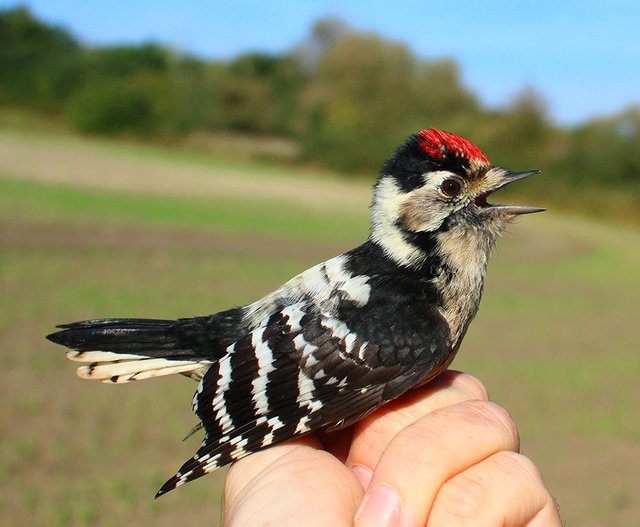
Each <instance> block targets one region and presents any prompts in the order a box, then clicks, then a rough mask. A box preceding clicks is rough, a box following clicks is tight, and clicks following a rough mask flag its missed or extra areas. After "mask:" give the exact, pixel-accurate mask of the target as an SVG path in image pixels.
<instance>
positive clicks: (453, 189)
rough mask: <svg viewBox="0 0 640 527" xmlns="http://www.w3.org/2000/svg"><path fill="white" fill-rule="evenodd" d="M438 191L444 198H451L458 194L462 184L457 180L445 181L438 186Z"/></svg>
mask: <svg viewBox="0 0 640 527" xmlns="http://www.w3.org/2000/svg"><path fill="white" fill-rule="evenodd" d="M440 190H442V193H443V194H444V195H445V196H448V197H450V198H452V197H453V196H457V195H458V194H460V191H461V190H462V184H461V183H460V181H458V180H457V179H445V180H444V181H443V182H442V185H440Z"/></svg>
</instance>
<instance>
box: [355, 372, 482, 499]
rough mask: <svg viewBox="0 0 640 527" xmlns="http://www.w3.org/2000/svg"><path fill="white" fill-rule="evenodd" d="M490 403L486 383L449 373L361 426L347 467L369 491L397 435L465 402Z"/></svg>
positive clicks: (374, 414)
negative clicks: (474, 400) (369, 481)
mask: <svg viewBox="0 0 640 527" xmlns="http://www.w3.org/2000/svg"><path fill="white" fill-rule="evenodd" d="M472 399H480V400H487V399H488V395H487V391H486V389H485V387H484V386H483V385H482V383H481V382H480V381H479V380H478V379H476V378H475V377H472V376H471V375H466V374H464V373H460V372H457V371H447V372H445V373H443V374H442V375H440V376H439V377H438V378H437V379H435V380H434V381H433V382H431V383H429V384H428V385H427V386H424V387H421V388H418V389H415V390H412V391H411V392H409V393H408V394H406V395H404V396H403V397H401V398H400V399H397V400H395V401H392V402H390V403H388V404H386V405H385V406H383V407H382V408H381V409H380V410H378V411H376V412H374V413H373V414H371V415H370V416H369V417H367V418H366V419H364V420H363V421H361V422H360V423H358V424H357V425H356V427H355V429H354V433H353V438H352V442H351V449H350V451H349V455H348V457H347V460H346V464H347V466H349V467H352V468H353V469H354V473H355V474H356V476H357V477H358V479H359V480H360V482H361V484H362V485H363V488H365V489H366V488H367V484H368V480H369V479H371V475H372V474H373V469H374V468H375V466H376V464H377V463H378V460H379V459H380V456H381V455H382V452H383V451H384V449H385V448H386V447H387V445H388V444H389V442H390V441H391V440H392V439H393V437H395V435H396V434H397V433H398V432H400V431H401V430H403V429H404V428H406V427H407V426H409V425H410V424H412V423H414V422H415V421H417V420H418V419H420V418H421V417H423V416H425V415H427V414H429V413H431V412H433V411H435V410H438V409H439V408H443V407H445V406H449V405H452V404H456V403H460V402H462V401H467V400H472Z"/></svg>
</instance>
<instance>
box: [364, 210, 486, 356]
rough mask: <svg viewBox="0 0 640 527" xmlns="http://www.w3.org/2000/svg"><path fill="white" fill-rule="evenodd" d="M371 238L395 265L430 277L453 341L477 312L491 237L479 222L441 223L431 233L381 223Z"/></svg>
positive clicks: (423, 277)
mask: <svg viewBox="0 0 640 527" xmlns="http://www.w3.org/2000/svg"><path fill="white" fill-rule="evenodd" d="M371 241H372V242H373V243H376V244H377V245H378V246H379V247H381V249H382V251H383V252H384V253H385V255H386V256H387V258H389V259H390V260H392V261H393V262H394V263H395V264H396V265H398V267H399V268H401V269H412V270H414V271H415V272H416V276H421V277H422V279H428V280H429V281H430V282H431V284H432V285H433V288H434V290H435V291H436V292H437V295H436V298H437V299H438V305H437V308H438V309H439V311H440V312H441V314H442V316H443V317H444V318H445V319H446V320H447V322H448V324H449V327H450V330H451V337H452V343H453V345H454V346H456V345H457V343H458V342H459V341H460V339H461V338H462V337H463V336H464V333H465V332H466V329H467V327H468V326H469V324H470V323H471V321H472V320H473V318H474V316H475V314H476V312H477V311H478V306H479V303H480V298H481V296H482V289H483V284H484V277H485V273H486V269H487V261H488V259H489V255H490V253H491V249H492V247H493V244H494V242H495V236H493V234H492V233H490V232H486V231H484V230H483V229H481V228H479V227H469V226H455V225H454V226H451V225H448V226H447V225H445V226H443V227H442V228H441V229H439V230H436V231H434V232H424V233H407V232H403V231H402V230H401V229H400V228H399V227H398V226H397V225H389V224H387V225H386V226H385V225H383V224H380V223H379V224H378V225H375V224H374V229H373V231H372V236H371Z"/></svg>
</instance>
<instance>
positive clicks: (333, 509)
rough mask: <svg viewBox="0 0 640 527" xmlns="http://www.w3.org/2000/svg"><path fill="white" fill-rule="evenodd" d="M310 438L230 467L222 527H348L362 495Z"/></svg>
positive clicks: (349, 476) (352, 479)
mask: <svg viewBox="0 0 640 527" xmlns="http://www.w3.org/2000/svg"><path fill="white" fill-rule="evenodd" d="M318 446H319V443H318V441H317V440H316V439H315V438H313V437H310V438H303V439H301V440H298V441H295V442H290V443H287V444H283V445H278V446H275V447H272V448H269V449H266V450H264V451H262V452H258V453H256V454H253V455H251V456H248V457H246V458H244V459H241V460H240V461H238V462H237V463H235V464H234V465H232V467H231V469H230V470H229V473H228V475H227V479H226V482H225V507H224V509H225V516H224V517H225V520H224V525H225V527H244V526H247V527H250V526H251V527H253V526H255V525H282V526H284V527H286V526H299V525H309V526H318V527H319V526H325V525H336V526H351V525H352V522H353V516H354V513H355V510H356V508H357V506H358V503H359V502H360V500H361V498H362V489H361V488H360V485H359V484H358V482H357V480H356V479H355V477H354V476H353V474H352V473H351V471H350V470H349V469H348V468H347V467H345V466H344V465H343V464H342V463H340V461H338V460H337V459H336V458H335V457H333V456H332V455H331V454H329V453H327V452H325V451H323V450H319V449H318V448H316V447H318Z"/></svg>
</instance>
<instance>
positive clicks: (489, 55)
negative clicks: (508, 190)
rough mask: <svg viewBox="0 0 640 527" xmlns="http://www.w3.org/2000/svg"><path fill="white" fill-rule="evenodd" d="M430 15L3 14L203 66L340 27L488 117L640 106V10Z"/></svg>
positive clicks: (70, 7) (92, 10) (71, 6)
mask: <svg viewBox="0 0 640 527" xmlns="http://www.w3.org/2000/svg"><path fill="white" fill-rule="evenodd" d="M527 4H528V3H527ZM430 5H434V4H433V3H431V4H430V3H429V2H428V1H422V2H420V1H417V0H401V1H400V2H397V3H395V4H394V6H393V8H390V7H389V5H384V6H383V5H382V3H376V2H371V1H370V0H369V1H368V2H365V1H363V0H354V1H353V2H351V3H349V4H347V5H343V4H341V3H340V2H336V1H327V2H320V1H319V0H308V1H307V2H304V3H294V2H291V1H287V0H273V1H272V2H270V3H268V4H262V3H256V4H255V5H254V6H253V8H250V7H251V6H247V5H246V4H245V6H244V9H239V8H238V7H237V5H236V4H234V3H233V2H230V1H229V0H219V1H218V2H216V3H215V6H212V4H211V3H210V2H206V1H205V0H194V1H192V2H189V3H188V4H184V3H181V2H177V1H176V0H166V1H164V2H162V3H157V2H153V3H152V2H151V1H150V0H140V1H138V2H136V3H135V4H133V5H131V4H129V3H127V2H125V1H124V0H111V1H108V2H100V3H87V2H80V1H79V0H61V1H59V2H48V1H47V0H25V1H11V0H0V9H10V8H15V7H21V6H23V7H26V8H28V9H29V10H30V11H31V12H32V13H33V14H34V15H35V16H36V17H37V18H39V19H41V20H42V21H43V22H45V23H47V24H53V25H56V26H60V27H62V28H63V29H65V30H67V31H69V32H70V33H71V34H72V35H73V36H74V37H75V38H77V39H78V40H79V41H80V42H82V43H83V44H86V45H89V46H110V45H118V44H132V45H137V44H141V43H144V42H154V43H157V44H160V45H163V46H167V47H169V48H171V47H175V48H176V49H178V50H179V51H180V52H184V53H188V54H193V55H195V56H197V57H199V58H202V59H204V60H228V59H232V58H233V57H235V56H238V55H240V54H242V53H247V52H264V53H274V54H281V53H284V52H286V51H288V50H290V49H291V48H292V47H293V46H295V45H296V44H298V43H300V42H302V41H303V40H304V39H305V38H306V36H307V35H308V34H309V32H310V29H311V26H312V24H313V23H314V22H315V21H317V20H319V19H321V18H326V17H329V16H335V17H337V18H340V19H342V20H344V21H345V23H347V24H348V25H349V26H350V27H352V28H353V29H355V30H358V31H373V32H376V33H379V34H380V35H381V36H383V37H384V38H386V39H389V40H394V41H399V42H402V43H405V44H406V45H407V46H408V47H409V48H410V49H411V50H412V52H413V53H415V54H416V55H417V56H418V57H421V58H424V59H427V60H437V59H443V58H449V59H452V60H454V61H455V62H456V63H457V64H458V65H459V67H460V72H461V77H462V81H463V83H464V85H465V86H467V87H468V88H469V89H470V90H471V91H472V92H473V93H474V94H475V95H476V96H477V97H478V98H479V100H480V101H481V103H482V104H483V105H484V106H487V107H489V108H497V107H501V106H504V105H506V104H508V103H509V102H510V101H511V100H512V99H513V98H514V97H515V96H517V95H518V94H519V93H520V92H522V91H523V90H524V89H533V90H534V91H535V92H536V93H538V94H540V96H541V97H542V98H543V99H544V100H545V101H546V103H547V106H548V114H549V117H550V119H551V120H552V121H553V122H555V123H556V124H559V125H577V124H580V123H583V122H585V121H587V120H590V119H593V118H598V117H604V116H610V115H615V114H617V113H619V112H620V111H622V110H624V109H625V108H627V107H629V106H631V105H639V104H640V34H639V32H638V31H637V28H638V27H640V3H635V2H633V1H630V0H616V1H613V2H609V3H607V4H606V5H604V4H595V3H591V4H587V5H585V3H584V2H578V1H576V0H569V1H567V2H563V3H562V4H559V5H558V4H557V3H555V2H551V1H550V0H541V1H539V2H536V3H535V4H528V5H527V6H526V9H523V7H522V4H519V5H513V4H507V5H505V4H504V3H501V2H497V1H495V0H488V1H486V2H483V4H482V6H480V5H468V4H467V3H465V2H463V1H462V0H450V1H449V2H447V4H446V5H441V4H438V8H437V10H435V9H430ZM432 13H436V14H437V17H434V16H432Z"/></svg>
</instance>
